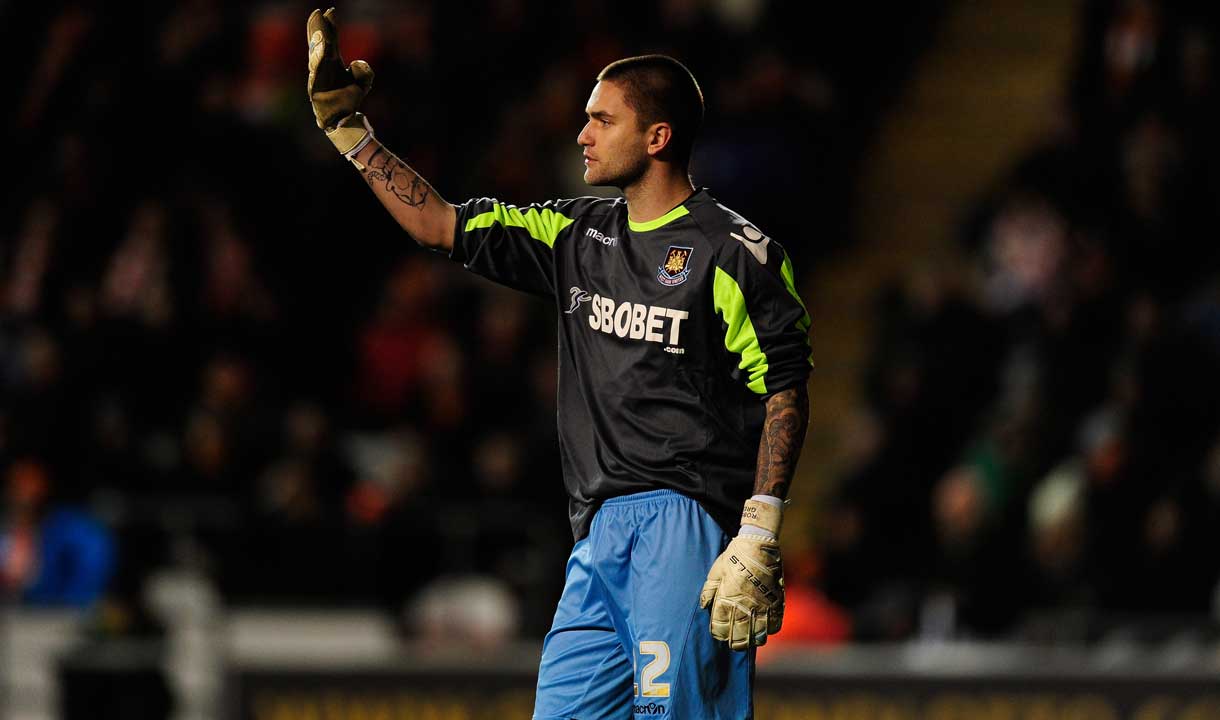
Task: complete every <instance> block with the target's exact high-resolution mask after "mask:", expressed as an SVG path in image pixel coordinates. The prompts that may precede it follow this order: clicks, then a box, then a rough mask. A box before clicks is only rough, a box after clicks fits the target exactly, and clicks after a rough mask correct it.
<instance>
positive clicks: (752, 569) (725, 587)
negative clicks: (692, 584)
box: [699, 498, 784, 650]
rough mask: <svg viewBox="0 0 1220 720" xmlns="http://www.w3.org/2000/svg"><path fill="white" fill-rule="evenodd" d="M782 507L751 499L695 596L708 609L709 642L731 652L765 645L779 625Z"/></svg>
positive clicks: (780, 623)
mask: <svg viewBox="0 0 1220 720" xmlns="http://www.w3.org/2000/svg"><path fill="white" fill-rule="evenodd" d="M782 522H783V506H782V505H771V504H769V503H767V502H765V501H761V500H756V499H754V498H751V499H750V500H747V501H746V504H745V507H744V508H743V510H742V513H741V523H742V529H741V531H740V532H738V533H737V537H735V538H733V540H732V541H730V542H729V546H728V547H727V548H725V550H724V552H723V553H721V554H720V557H718V558H716V562H715V563H713V564H712V569H711V571H709V572H708V574H707V582H705V583H704V584H703V592H702V593H701V594H700V595H699V607H701V608H710V609H711V631H712V637H713V638H715V639H717V640H724V641H727V642H728V644H729V647H730V648H732V649H733V650H745V649H747V648H750V647H753V646H758V645H765V644H766V642H767V636H768V635H773V634H775V633H777V632H779V629H780V627H781V626H782V625H783V624H784V567H783V561H782V560H781V558H780V552H779V539H778V538H779V530H780V525H781V524H782Z"/></svg>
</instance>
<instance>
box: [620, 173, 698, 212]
mask: <svg viewBox="0 0 1220 720" xmlns="http://www.w3.org/2000/svg"><path fill="white" fill-rule="evenodd" d="M694 191H695V187H694V186H693V185H691V182H690V177H689V176H688V175H687V174H686V173H685V172H682V173H674V172H668V171H664V170H661V169H656V170H654V171H652V172H648V173H645V174H644V175H643V176H642V177H640V179H639V180H637V181H636V182H634V183H632V184H631V185H628V186H627V187H625V188H623V196H624V197H626V198H627V217H628V218H630V219H631V221H632V222H649V221H650V220H656V219H657V218H659V217H661V216H662V215H664V214H665V213H667V212H669V211H670V210H673V209H674V208H675V207H677V206H678V205H679V204H681V203H682V201H683V200H686V199H687V198H688V197H690V196H691V193H693V192H694Z"/></svg>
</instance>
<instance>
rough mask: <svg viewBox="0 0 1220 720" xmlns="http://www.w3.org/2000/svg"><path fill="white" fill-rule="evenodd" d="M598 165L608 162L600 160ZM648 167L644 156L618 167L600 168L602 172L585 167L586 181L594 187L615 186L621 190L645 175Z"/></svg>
mask: <svg viewBox="0 0 1220 720" xmlns="http://www.w3.org/2000/svg"><path fill="white" fill-rule="evenodd" d="M597 164H598V165H602V166H604V165H605V164H606V162H605V161H604V160H603V161H599V162H598V163H597ZM645 169H647V162H646V161H645V159H644V158H640V159H639V160H638V161H637V162H634V163H625V164H623V165H621V166H618V167H610V168H604V167H603V168H600V172H598V173H596V174H595V173H594V172H593V168H591V167H586V168H585V175H584V178H585V183H586V184H588V185H590V186H592V187H615V188H618V189H619V190H622V189H623V188H625V187H627V186H629V185H631V184H633V183H634V182H635V181H637V180H639V179H640V177H642V176H643V175H644V170H645Z"/></svg>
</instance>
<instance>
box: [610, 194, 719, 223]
mask: <svg viewBox="0 0 1220 720" xmlns="http://www.w3.org/2000/svg"><path fill="white" fill-rule="evenodd" d="M706 190H707V188H698V189H696V190H695V191H694V192H692V193H691V194H690V196H689V197H687V198H686V199H685V200H683V201H682V204H681V205H679V206H678V207H676V208H674V209H673V210H670V211H669V212H667V213H665V214H664V215H662V216H661V217H659V218H657V219H656V220H649V221H648V222H636V221H635V220H632V219H631V218H627V227H629V228H631V231H632V232H648V231H649V230H656V229H657V228H659V227H662V226H665V225H668V224H669V223H671V222H673V221H674V220H677V219H678V218H680V217H685V216H687V215H690V210H687V209H686V204H687V203H689V202H690V201H691V200H694V199H695V196H696V195H698V194H700V193H702V192H704V191H706Z"/></svg>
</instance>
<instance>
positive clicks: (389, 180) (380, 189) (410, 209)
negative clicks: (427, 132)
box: [355, 139, 457, 252]
mask: <svg viewBox="0 0 1220 720" xmlns="http://www.w3.org/2000/svg"><path fill="white" fill-rule="evenodd" d="M355 159H356V161H357V162H358V163H359V165H357V167H360V168H363V169H362V170H360V174H361V175H363V176H364V181H365V182H367V183H368V184H369V187H370V188H372V189H373V194H374V195H376V196H377V199H378V200H380V201H381V204H382V205H384V206H385V208H386V210H389V211H390V215H392V216H394V219H395V220H396V221H397V222H398V224H399V225H400V226H402V229H403V230H406V231H407V232H408V233H409V234H410V235H411V237H413V238H415V242H417V243H419V244H420V245H423V246H424V247H429V248H433V249H436V250H444V251H446V252H449V251H450V250H452V249H453V231H454V226H455V225H456V224H457V211H456V210H455V209H454V207H453V206H452V205H450V204H449V203H447V202H445V201H444V200H443V199H441V197H440V196H439V195H437V194H436V191H435V190H433V189H432V186H431V185H429V184H428V181H427V180H424V179H423V178H422V177H420V175H419V173H417V172H415V171H414V170H412V169H411V168H410V167H408V166H407V164H406V163H405V162H403V161H402V160H399V159H398V158H397V157H396V156H395V155H394V153H392V152H390V151H389V150H387V149H386V148H385V147H384V146H382V144H381V143H379V142H377V140H375V139H374V140H372V141H371V142H369V144H368V145H366V146H365V147H364V148H363V149H362V150H360V152H358V153H356V157H355Z"/></svg>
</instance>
